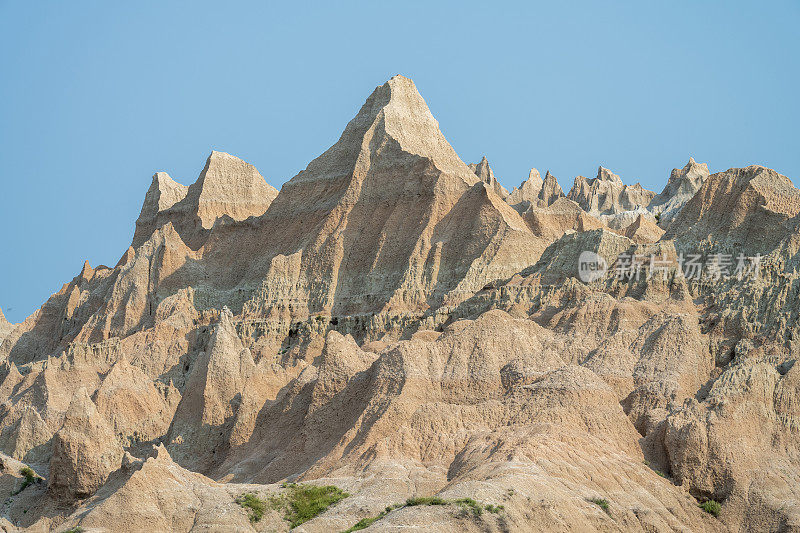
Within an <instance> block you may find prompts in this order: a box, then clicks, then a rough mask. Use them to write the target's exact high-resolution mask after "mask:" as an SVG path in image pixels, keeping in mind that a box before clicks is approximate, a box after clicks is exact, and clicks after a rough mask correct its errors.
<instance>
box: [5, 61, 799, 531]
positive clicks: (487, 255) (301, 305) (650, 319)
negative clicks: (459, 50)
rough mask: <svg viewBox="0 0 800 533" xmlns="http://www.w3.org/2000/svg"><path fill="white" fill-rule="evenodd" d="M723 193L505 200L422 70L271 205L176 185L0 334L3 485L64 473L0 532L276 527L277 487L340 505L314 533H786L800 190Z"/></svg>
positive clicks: (553, 187)
mask: <svg viewBox="0 0 800 533" xmlns="http://www.w3.org/2000/svg"><path fill="white" fill-rule="evenodd" d="M479 166H480V168H478V167H479ZM704 175H705V172H704V167H702V166H701V165H697V164H696V163H693V162H690V164H689V165H687V167H684V169H682V170H676V171H674V172H673V175H672V177H671V179H670V183H669V184H668V186H667V187H666V188H665V192H664V193H662V195H659V197H658V201H657V202H655V201H654V202H655V203H654V202H650V198H651V197H652V193H649V192H648V191H644V190H643V189H641V188H639V187H636V186H633V187H626V186H625V185H624V184H622V182H621V180H620V179H619V177H618V176H615V175H614V174H612V173H611V172H609V171H607V170H605V169H601V170H600V172H599V173H598V177H597V178H596V179H595V180H584V182H582V183H578V184H577V186H576V188H573V190H572V191H571V192H570V196H571V197H572V198H574V200H572V199H567V198H564V197H563V192H561V189H560V187H558V183H557V181H556V180H555V178H553V177H552V176H551V175H550V174H549V173H548V174H547V176H546V177H545V179H544V180H541V179H540V177H539V176H538V173H535V174H534V173H533V172H532V174H531V176H530V177H529V179H528V180H527V181H526V182H525V183H523V184H522V185H521V186H520V188H519V189H515V190H514V191H513V192H512V194H511V195H509V196H508V197H507V198H505V199H504V198H503V197H502V196H501V195H500V194H498V191H497V189H496V188H495V186H494V183H496V179H493V173H492V172H491V169H489V167H488V162H486V161H485V160H484V161H482V163H481V164H480V165H476V166H475V172H473V171H472V170H471V169H470V167H468V166H467V165H465V164H464V163H463V162H462V161H461V160H460V159H459V157H458V155H457V154H456V153H455V151H454V150H453V149H452V147H451V146H450V145H449V144H448V143H447V141H446V140H445V139H444V137H443V136H442V134H441V132H440V131H439V127H438V123H437V122H436V120H435V119H434V118H433V116H432V114H431V113H430V111H429V110H428V108H427V106H426V105H425V102H424V100H423V99H422V97H421V96H420V95H419V93H418V92H417V90H416V87H415V86H414V85H413V83H412V82H411V80H408V79H407V78H403V77H402V76H397V77H395V78H392V79H391V80H390V81H389V82H387V83H386V84H384V85H381V86H380V87H378V88H376V89H375V91H374V92H373V93H372V95H371V96H370V97H369V98H368V99H367V101H366V102H365V104H364V106H363V107H362V108H361V110H360V111H359V112H358V113H357V115H356V116H355V118H354V119H353V120H352V121H351V122H350V123H349V124H348V125H347V127H346V128H345V130H344V132H343V133H342V136H341V138H340V139H339V141H338V142H337V143H335V144H334V145H333V146H332V147H331V148H330V149H328V150H327V151H326V152H325V153H323V154H322V155H321V156H320V157H318V158H317V159H315V160H314V161H312V162H311V163H310V164H309V165H308V167H307V168H306V169H305V170H304V171H302V172H301V173H299V174H298V175H297V176H295V177H294V178H293V179H292V180H290V181H289V182H288V183H286V184H285V185H284V186H283V187H282V189H281V192H280V193H279V194H278V195H277V196H274V195H272V194H271V193H270V190H269V189H268V188H266V187H265V185H266V184H265V183H264V181H263V178H261V176H260V175H258V173H257V171H255V169H254V168H252V167H251V166H249V165H247V164H246V163H244V162H242V161H240V160H238V159H236V158H233V157H232V156H228V155H226V154H220V153H218V152H214V153H212V155H211V157H210V158H209V160H208V162H207V165H206V169H205V170H204V171H203V173H202V175H201V178H200V179H199V180H198V182H197V183H195V184H194V185H192V186H191V187H183V186H180V185H178V184H177V183H175V182H173V181H172V180H171V179H170V178H169V177H168V176H166V175H165V174H157V175H156V177H155V178H154V181H153V185H152V186H151V189H150V190H149V191H148V193H147V195H146V199H145V202H144V205H143V207H142V214H141V215H140V219H139V223H137V228H136V236H135V237H134V246H131V247H129V248H128V249H127V250H126V251H124V253H123V254H122V257H121V259H120V261H119V262H118V263H117V265H116V266H115V267H114V268H107V267H103V266H98V267H96V268H92V266H91V265H89V264H88V263H85V264H84V265H83V268H82V269H81V270H80V273H79V274H78V275H77V276H75V278H73V279H72V280H71V281H69V282H68V283H66V284H65V285H64V286H63V287H62V289H61V290H59V291H58V292H57V293H56V294H54V295H53V296H52V297H51V298H50V299H49V300H48V301H47V302H46V303H45V304H44V305H43V306H42V308H41V309H40V310H38V311H37V312H35V313H34V314H33V315H31V316H30V317H29V318H28V319H27V320H26V321H25V322H23V323H22V324H18V325H16V326H14V327H13V329H11V330H10V331H8V332H7V333H6V334H5V339H0V399H2V401H0V453H1V454H5V455H0V487H5V488H6V489H8V490H9V491H13V490H16V487H18V486H19V484H21V479H22V474H20V473H19V471H20V470H21V469H22V465H23V464H27V465H31V466H32V467H33V468H34V469H35V470H36V472H38V473H40V475H42V476H43V477H46V478H47V483H39V484H34V486H32V487H28V488H26V490H25V491H23V492H22V493H20V494H18V495H16V496H14V497H12V498H9V499H8V500H7V501H6V503H5V504H4V508H3V516H4V517H6V518H7V519H8V524H6V523H5V522H3V523H1V524H0V526H2V527H6V528H8V529H11V528H28V529H29V530H30V531H45V530H56V531H64V530H68V529H70V528H74V527H81V528H84V529H85V530H87V531H92V530H99V531H101V530H104V531H141V530H145V529H149V530H153V531H206V530H214V531H223V530H224V531H288V530H289V523H288V522H287V521H285V520H284V518H283V514H282V512H280V511H278V510H274V509H271V508H268V509H267V510H266V512H265V515H264V517H263V518H262V520H261V521H260V522H257V523H255V522H254V523H251V522H250V521H249V520H248V518H247V514H246V511H245V509H243V508H242V507H241V506H239V505H238V504H236V503H235V498H236V497H237V496H239V495H241V494H242V493H244V492H254V493H257V494H258V495H259V496H260V497H262V498H264V499H266V498H268V497H269V496H270V495H274V494H280V493H281V491H285V490H287V489H286V488H282V487H281V483H282V482H283V481H287V480H288V481H299V482H302V483H305V482H308V483H314V484H322V485H326V484H334V485H337V486H339V487H340V488H342V489H344V490H346V491H347V492H348V493H349V494H350V496H348V497H347V498H345V499H344V500H342V501H341V502H339V503H338V504H337V505H335V506H333V507H331V508H329V509H328V510H326V511H325V512H324V513H322V514H320V515H319V516H317V517H315V518H314V519H312V520H311V521H309V522H306V523H305V524H303V525H302V526H301V527H300V528H297V530H303V531H309V532H312V531H314V532H316V531H319V532H322V531H342V530H347V529H348V528H350V527H351V526H353V525H354V524H355V523H356V522H358V521H359V520H361V519H363V518H368V517H374V516H377V515H378V514H379V513H381V512H384V511H385V510H386V507H387V506H390V505H394V504H398V503H402V502H404V501H405V500H406V498H409V497H414V496H434V495H436V496H439V497H441V498H444V499H446V500H456V499H461V498H469V499H470V500H474V501H476V502H478V504H480V505H481V506H482V507H481V509H483V512H481V513H480V514H478V513H473V512H472V511H471V509H470V508H469V507H468V506H467V507H464V506H465V505H466V504H464V503H462V504H461V505H459V504H455V503H450V504H445V505H435V506H427V505H418V506H407V507H400V508H395V509H393V510H391V511H390V512H388V513H386V514H385V516H383V517H382V518H381V519H380V520H378V521H376V522H374V523H373V524H372V525H371V526H370V529H369V530H375V531H384V530H385V531H399V530H408V529H418V530H426V531H427V530H436V531H438V530H442V531H444V530H453V529H460V530H465V531H476V532H477V531H569V530H573V531H592V530H597V531H643V530H644V531H731V530H733V531H746V530H750V531H761V530H792V528H796V527H798V524H800V509H798V506H797V504H796V502H797V501H798V498H799V497H800V494H798V490H797V487H798V486H800V483H798V480H800V462H799V461H798V457H800V454H798V446H797V442H798V438H797V437H798V431H799V429H798V428H800V421H799V420H800V409H799V408H798V406H799V405H800V370H798V368H800V367H798V366H797V364H796V360H797V354H798V353H800V340H799V339H800V318H798V317H800V306H798V301H800V300H798V292H797V291H798V289H797V287H798V286H800V282H799V281H798V276H800V214H798V213H800V200H798V198H800V193H798V191H797V189H795V188H794V187H793V186H792V185H791V183H790V182H789V180H788V178H785V177H783V176H781V175H779V174H777V173H776V172H774V171H771V170H768V169H765V168H763V167H748V168H745V169H731V170H729V171H727V172H724V173H719V174H714V175H712V176H708V177H704ZM486 180H488V181H486ZM695 187H699V190H698V192H697V193H696V194H694V195H693V196H692V197H691V199H689V198H688V197H689V195H690V194H691V193H692V190H693V189H694V188H695ZM501 193H502V191H501ZM271 196H274V199H273V198H272V197H271ZM662 200H663V203H661V202H662ZM687 200H688V201H687ZM578 201H580V202H583V204H581V205H579V203H580V202H578ZM683 202H686V203H685V205H683V207H681V205H682V204H683ZM648 204H649V205H650V207H648ZM523 206H524V207H525V208H524V209H522V207H523ZM654 207H655V208H658V207H663V208H664V210H665V211H663V212H661V213H662V215H661V216H664V215H663V213H664V212H666V210H669V212H670V213H672V212H674V213H677V215H676V216H675V217H674V219H673V221H672V222H671V223H670V225H669V228H668V232H667V234H664V235H662V233H663V231H662V229H661V228H659V227H658V226H656V224H655V220H654V214H655V213H659V211H657V210H656V209H655V208H654ZM587 210H589V211H590V212H587ZM520 212H521V213H522V215H520ZM662 220H663V219H662ZM692 248H701V249H703V250H715V249H717V248H720V249H722V250H725V251H736V250H742V251H745V252H749V253H761V254H762V255H763V257H762V260H763V262H762V268H761V270H760V271H759V273H760V276H759V277H758V278H754V279H742V280H739V279H737V278H736V277H733V278H731V279H712V278H708V277H706V278H703V279H701V280H694V279H687V277H685V276H684V275H683V273H682V271H681V269H680V265H679V263H678V260H679V256H680V254H681V252H686V251H687V250H691V249H692ZM587 252H589V253H588V254H587ZM587 256H588V257H589V258H590V259H591V260H592V261H593V262H594V261H596V265H599V266H598V269H599V270H598V272H599V274H598V275H597V276H596V277H594V278H592V279H590V280H586V279H583V280H582V278H581V276H580V273H579V261H582V260H583V259H582V258H583V257H587ZM652 256H657V257H659V258H661V259H664V260H666V261H667V262H668V263H669V265H668V266H667V267H666V268H665V270H664V271H663V272H652V271H650V270H649V269H650V268H651V263H650V262H649V260H648V259H649V258H650V257H652ZM626 257H628V258H631V257H633V258H640V259H641V261H642V262H641V263H640V266H641V269H640V270H636V271H635V272H632V271H624V269H623V267H624V266H625V261H624V258H626ZM76 266H77V265H76ZM601 267H602V268H601ZM624 272H627V274H625V275H621V274H622V273H624ZM0 317H2V315H0ZM0 327H5V328H6V329H7V330H8V326H6V325H5V324H4V322H3V321H2V318H0ZM753 428H758V431H754V430H753ZM21 461H24V463H23V462H21ZM48 465H49V466H48ZM46 487H49V488H46ZM706 498H714V499H716V500H718V501H720V503H721V505H722V512H721V514H720V516H719V518H714V517H712V516H711V515H709V514H707V513H704V512H703V511H702V510H701V509H700V508H699V507H698V505H697V504H698V501H699V500H703V499H706ZM602 501H605V502H606V503H607V508H606V509H603V508H602V507H601V505H600V504H598V503H597V502H602ZM487 505H492V506H493V507H485V506H487ZM494 506H502V509H500V508H499V507H494Z"/></svg>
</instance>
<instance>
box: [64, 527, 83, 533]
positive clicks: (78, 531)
mask: <svg viewBox="0 0 800 533" xmlns="http://www.w3.org/2000/svg"><path fill="white" fill-rule="evenodd" d="M84 531H86V530H85V529H83V528H82V527H81V526H75V527H73V528H72V529H68V530H66V531H65V532H64V533H83V532H84Z"/></svg>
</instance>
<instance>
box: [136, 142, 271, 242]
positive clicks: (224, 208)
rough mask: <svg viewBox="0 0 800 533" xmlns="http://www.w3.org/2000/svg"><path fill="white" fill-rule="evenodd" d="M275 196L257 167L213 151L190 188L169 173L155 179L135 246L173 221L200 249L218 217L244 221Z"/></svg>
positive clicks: (264, 206)
mask: <svg viewBox="0 0 800 533" xmlns="http://www.w3.org/2000/svg"><path fill="white" fill-rule="evenodd" d="M277 195H278V191H277V190H276V189H275V188H274V187H272V186H271V185H269V184H268V183H267V182H266V181H264V178H263V177H262V176H261V174H259V172H258V170H256V168H255V167H254V166H253V165H250V164H249V163H245V162H244V161H242V160H241V159H239V158H238V157H234V156H232V155H230V154H226V153H225V152H217V151H214V152H211V155H209V156H208V159H207V160H206V165H205V167H204V168H203V171H202V172H201V173H200V177H199V178H197V181H196V182H194V183H193V184H192V185H190V186H188V187H187V186H185V185H181V184H179V183H176V182H175V181H174V180H173V179H172V178H170V177H169V175H168V174H167V173H166V172H158V173H156V174H155V175H154V176H153V182H152V184H151V185H150V189H149V190H148V191H147V194H146V195H145V199H144V203H143V204H142V211H141V213H140V214H139V219H138V220H137V221H136V232H135V233H134V236H133V244H132V246H133V248H138V247H139V246H141V245H142V244H143V243H144V242H145V241H147V240H148V239H149V238H150V236H151V235H152V234H153V233H154V232H155V230H157V229H158V228H160V227H161V226H163V225H165V224H167V223H168V222H171V223H172V224H173V225H174V226H175V229H176V230H177V231H178V232H179V233H180V234H181V236H182V237H183V239H184V241H186V242H187V244H190V245H191V246H193V247H196V246H197V245H198V244H200V243H201V242H202V238H203V237H204V236H205V234H206V231H205V230H210V229H211V228H212V227H213V226H214V223H215V222H216V221H217V219H220V218H222V217H226V216H227V217H230V218H231V219H233V220H237V221H241V220H245V219H246V218H248V217H251V216H259V215H262V214H264V212H265V211H266V210H267V208H268V207H269V205H270V203H272V201H273V200H274V199H275V197H276V196H277Z"/></svg>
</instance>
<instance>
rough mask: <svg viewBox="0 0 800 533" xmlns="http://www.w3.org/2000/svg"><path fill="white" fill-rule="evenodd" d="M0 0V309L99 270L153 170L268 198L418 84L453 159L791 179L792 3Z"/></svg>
mask: <svg viewBox="0 0 800 533" xmlns="http://www.w3.org/2000/svg"><path fill="white" fill-rule="evenodd" d="M161 4H162V2H131V3H128V4H127V5H126V6H123V5H122V4H121V3H118V2H113V3H112V2H100V1H98V2H83V1H71V2H46V1H41V2H39V1H36V2H32V1H23V0H18V1H9V0H0V56H1V57H2V71H0V163H2V164H0V179H2V191H3V195H2V198H0V206H2V208H1V209H0V223H2V228H3V229H2V233H0V235H1V236H0V249H2V251H3V260H2V266H0V280H2V281H0V307H2V308H3V310H4V311H5V312H6V315H7V316H8V318H9V319H10V320H12V321H21V320H23V319H24V318H25V317H26V316H27V315H28V314H30V313H31V312H33V311H34V310H35V309H36V308H37V307H39V306H40V305H41V304H42V302H44V301H45V300H46V298H47V297H48V296H49V295H50V294H51V293H53V292H55V291H56V290H58V289H59V288H60V287H61V285H62V283H64V282H66V281H69V280H70V279H72V277H73V276H75V275H76V274H77V273H78V272H79V270H80V268H81V265H82V263H83V261H84V259H88V260H89V262H90V263H91V264H92V265H97V264H99V263H103V264H108V265H111V266H113V265H114V264H115V263H116V261H117V260H118V259H119V257H120V255H121V254H122V253H123V251H124V250H125V249H126V247H127V246H128V244H129V242H130V239H131V237H132V235H133V228H134V221H135V220H136V217H137V215H138V213H139V209H140V207H141V202H142V199H143V197H144V193H145V191H146V190H147V187H148V185H149V183H150V177H151V175H152V174H153V173H154V172H155V171H157V170H163V171H167V172H169V173H170V175H171V176H172V177H173V178H175V179H176V180H178V181H180V182H182V183H185V184H189V183H191V182H193V181H194V180H195V179H196V178H197V175H198V174H199V172H200V170H201V169H202V167H203V164H204V162H205V158H206V157H207V155H208V154H209V152H210V151H211V150H212V149H216V150H222V151H226V152H230V153H232V154H234V155H237V156H239V157H241V158H243V159H245V160H246V161H248V162H251V163H253V164H254V165H256V167H257V168H258V169H259V170H260V171H261V173H262V174H263V175H264V177H265V178H266V179H267V181H269V182H270V183H271V184H273V185H274V186H276V187H278V188H280V186H281V184H282V183H283V182H285V181H286V180H288V179H289V178H291V177H292V176H293V175H294V174H296V173H297V172H298V171H300V170H301V169H303V168H304V167H305V166H306V164H307V163H308V162H309V161H310V160H311V159H313V158H314V157H316V156H317V155H319V154H320V153H321V152H323V151H324V150H325V149H326V148H328V146H330V145H331V144H332V143H333V142H335V140H336V139H337V138H338V136H339V134H340V133H341V131H342V129H343V128H344V126H345V124H346V123H347V121H348V120H349V119H350V118H352V116H353V115H354V114H355V113H356V111H357V110H358V108H359V107H360V105H361V103H362V102H363V100H364V99H365V98H366V97H367V96H368V95H369V93H370V92H371V91H372V90H373V88H374V87H375V86H377V85H379V84H381V83H383V82H384V81H385V80H387V79H388V78H390V77H391V76H392V75H394V74H398V73H400V74H404V75H406V76H409V77H411V78H412V79H413V80H414V81H415V82H416V84H417V87H418V88H419V90H420V92H421V93H422V95H423V96H424V97H425V99H426V100H427V102H428V105H429V106H430V108H431V110H432V111H433V114H434V115H435V116H436V118H437V119H438V120H439V123H440V125H441V128H442V131H443V132H444V134H445V136H446V137H447V138H448V139H449V140H450V142H451V143H452V144H453V146H454V147H455V149H456V151H457V152H458V153H459V154H460V155H461V157H462V159H464V160H465V161H466V162H471V161H476V160H478V159H479V158H480V157H481V155H483V154H486V155H487V157H488V158H489V161H490V162H491V164H492V166H493V167H494V169H495V172H496V174H497V175H498V176H499V178H500V180H501V182H502V183H503V184H504V185H505V186H506V187H508V188H511V187H512V186H513V185H516V184H518V183H519V182H520V181H521V180H522V178H524V177H525V176H526V175H527V172H528V169H529V168H530V167H532V166H535V167H537V168H539V169H540V170H541V171H542V172H544V170H546V169H550V170H551V171H552V172H553V173H554V175H555V176H557V177H558V179H559V181H560V182H561V184H562V186H563V187H564V188H565V189H568V188H569V187H570V186H571V184H572V180H573V178H574V176H576V175H578V174H583V175H588V176H593V175H594V173H595V172H596V169H597V166H598V165H600V164H602V165H603V166H607V167H609V168H611V169H613V170H614V171H615V172H617V173H618V174H620V175H621V176H622V178H623V180H625V181H626V182H633V181H637V180H638V181H641V182H642V183H643V184H644V185H645V186H646V187H648V188H651V189H654V190H657V191H660V190H661V188H662V187H663V184H664V182H665V181H666V179H667V177H668V175H669V171H670V169H671V168H673V167H676V166H682V165H683V164H684V163H685V162H686V160H688V158H689V156H690V155H693V156H694V157H695V158H696V159H697V160H698V161H705V162H708V164H709V167H710V168H711V170H712V171H715V170H717V171H718V170H724V169H726V168H729V167H735V166H744V165H747V164H751V163H761V164H764V165H767V166H769V167H772V168H775V169H776V170H778V171H779V172H781V173H783V174H786V175H788V176H789V177H791V178H792V179H793V180H794V181H795V183H798V176H800V149H798V148H799V144H798V134H797V131H798V118H800V112H799V111H800V104H798V88H799V86H800V84H799V83H798V82H800V37H798V27H800V3H798V2H797V1H796V0H790V1H784V2H761V3H756V2H744V1H727V2H722V1H691V2H690V1H672V2H641V1H637V2H613V1H606V2H600V1H592V2H552V1H548V2H541V3H539V2H508V3H497V2H486V1H484V2H453V3H437V2H415V1H408V0H404V1H402V2H400V1H398V2H391V3H389V2H376V1H371V2H363V3H346V4H341V5H338V6H333V5H330V4H328V3H306V4H302V5H301V4H299V3H289V2H284V3H281V4H272V5H267V4H266V3H263V2H235V1H233V2H164V3H163V4H168V5H161Z"/></svg>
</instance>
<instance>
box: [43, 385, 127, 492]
mask: <svg viewBox="0 0 800 533" xmlns="http://www.w3.org/2000/svg"><path fill="white" fill-rule="evenodd" d="M122 453H123V450H122V446H121V445H120V444H119V442H118V441H117V439H116V437H115V435H114V433H113V431H112V430H111V428H110V427H109V426H108V423H107V422H106V420H105V418H103V416H102V415H100V414H99V413H98V412H97V408H96V407H95V405H94V402H92V400H91V398H89V395H88V394H87V393H86V389H85V388H80V389H78V390H77V391H76V393H75V396H74V397H73V398H72V402H71V403H70V405H69V409H67V412H66V414H65V416H64V425H63V426H61V429H59V430H58V433H56V434H55V436H54V437H53V457H52V459H50V472H49V474H50V480H49V485H48V491H49V493H50V494H52V495H53V496H55V497H57V498H67V499H70V498H85V497H87V496H90V495H92V494H93V493H94V492H95V491H96V490H97V489H98V488H100V486H101V485H102V484H103V483H104V482H105V480H106V479H107V478H108V475H109V474H110V473H111V472H113V471H115V470H116V469H117V468H119V466H120V464H121V462H122Z"/></svg>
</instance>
